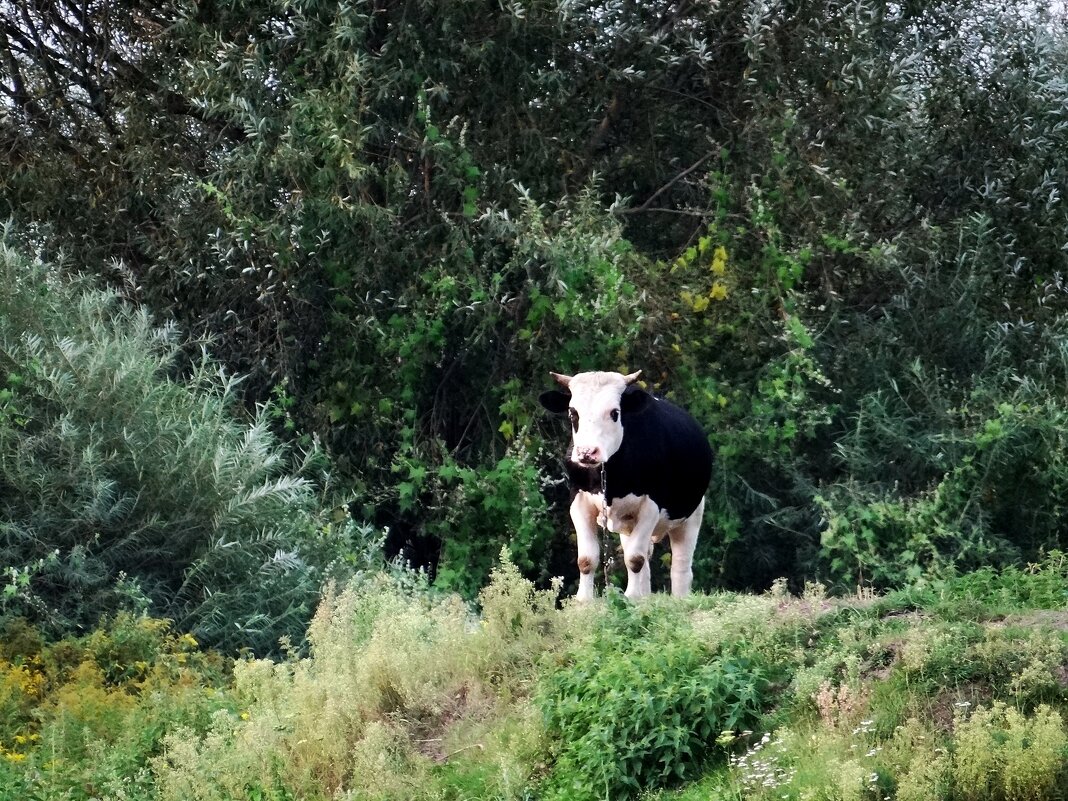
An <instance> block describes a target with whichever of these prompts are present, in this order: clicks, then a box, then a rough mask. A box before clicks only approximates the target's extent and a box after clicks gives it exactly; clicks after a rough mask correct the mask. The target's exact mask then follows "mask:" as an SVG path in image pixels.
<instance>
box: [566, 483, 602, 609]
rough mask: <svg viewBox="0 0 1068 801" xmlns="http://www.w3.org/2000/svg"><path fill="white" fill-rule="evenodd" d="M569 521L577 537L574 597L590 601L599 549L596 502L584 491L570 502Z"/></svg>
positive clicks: (592, 595)
mask: <svg viewBox="0 0 1068 801" xmlns="http://www.w3.org/2000/svg"><path fill="white" fill-rule="evenodd" d="M571 522H572V523H574V524H575V536H576V537H577V539H578V569H579V586H578V595H576V597H577V598H578V599H579V600H580V601H591V600H593V597H594V585H593V582H594V579H595V578H596V575H597V560H598V559H599V558H600V555H601V553H600V552H601V549H600V543H599V542H598V540H597V504H595V503H594V502H593V500H592V499H591V498H590V497H589V495H587V494H586V493H585V492H580V493H578V494H577V495H575V499H574V500H573V501H572V502H571Z"/></svg>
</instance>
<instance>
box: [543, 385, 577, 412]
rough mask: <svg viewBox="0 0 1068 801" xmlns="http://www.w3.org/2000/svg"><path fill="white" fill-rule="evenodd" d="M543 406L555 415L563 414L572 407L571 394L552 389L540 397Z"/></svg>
mask: <svg viewBox="0 0 1068 801" xmlns="http://www.w3.org/2000/svg"><path fill="white" fill-rule="evenodd" d="M538 400H539V401H540V402H541V405H542V406H544V407H545V408H546V409H548V410H549V411H550V412H552V413H553V414H563V413H564V412H566V411H567V408H568V407H569V406H570V405H571V393H570V392H561V391H560V390H558V389H550V390H549V391H548V392H543V393H541V395H539V396H538Z"/></svg>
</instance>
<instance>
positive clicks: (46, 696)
mask: <svg viewBox="0 0 1068 801" xmlns="http://www.w3.org/2000/svg"><path fill="white" fill-rule="evenodd" d="M1066 588H1068V576H1066V570H1065V561H1064V558H1063V557H1062V556H1061V555H1059V554H1053V555H1051V557H1050V558H1049V559H1047V560H1046V561H1045V562H1044V563H1043V564H1042V565H1040V566H1037V567H1032V568H1030V569H1028V570H1009V571H1004V572H1002V573H994V572H992V571H982V572H981V573H979V574H973V575H970V576H961V577H958V578H956V579H952V580H948V581H945V582H943V583H941V584H939V585H926V586H922V587H914V588H910V589H908V590H903V591H901V592H897V593H892V594H889V595H887V596H883V597H872V596H870V595H867V596H864V597H854V598H845V599H843V598H830V597H826V596H825V595H824V594H823V592H822V590H821V589H820V588H819V587H818V586H813V587H810V588H809V590H808V591H807V592H806V594H805V595H804V596H802V597H792V596H789V595H787V594H786V593H785V592H783V591H782V590H781V588H777V589H776V590H774V591H772V592H770V593H767V594H764V595H759V596H754V595H739V594H714V595H697V596H695V597H693V598H691V599H688V600H686V601H682V602H680V601H676V600H673V599H670V598H666V597H656V598H652V599H649V600H647V601H646V602H643V603H641V604H637V605H635V604H631V603H628V602H626V601H624V600H622V599H621V598H619V597H615V596H613V597H611V598H609V599H608V600H607V601H601V602H598V603H595V604H592V605H587V606H575V605H572V604H570V603H566V604H565V605H564V607H563V608H562V609H559V608H557V606H556V603H555V594H554V592H553V591H537V590H535V588H534V587H533V586H532V585H531V584H530V583H529V582H527V581H526V580H525V579H523V578H522V577H521V576H520V575H519V573H518V571H517V570H516V569H515V568H514V567H512V566H511V565H510V563H509V562H508V561H507V559H506V558H505V560H504V561H503V562H502V566H501V567H500V568H499V569H498V570H497V571H496V572H495V574H494V577H493V580H492V581H491V583H490V584H489V585H488V586H487V587H486V589H485V590H484V591H483V594H482V596H481V599H480V610H479V612H478V613H476V612H475V611H474V610H473V609H472V608H470V607H469V606H467V605H465V604H463V603H462V602H460V601H459V600H458V599H456V598H454V597H451V598H450V597H444V596H440V595H437V594H435V593H433V592H431V591H430V590H429V588H427V587H426V586H425V585H424V584H421V583H420V582H419V581H417V580H416V581H413V580H412V579H411V577H397V576H393V577H390V576H379V577H372V578H366V579H364V580H362V581H361V582H360V583H358V584H353V585H351V586H348V587H343V588H337V589H335V590H334V591H332V592H331V593H329V594H328V596H327V599H326V600H325V601H324V603H323V605H322V607H321V608H320V610H319V613H318V614H317V616H316V619H315V622H314V623H313V625H312V628H311V632H310V640H309V645H308V649H307V650H306V651H300V652H294V653H293V654H292V655H291V656H290V657H288V658H285V659H281V660H278V661H272V660H266V659H260V660H257V659H245V660H240V661H238V662H237V663H236V664H233V665H232V666H228V665H227V664H226V663H225V662H224V661H223V660H221V659H219V658H218V657H215V656H213V655H212V654H210V653H205V652H203V651H202V650H201V649H199V648H198V647H197V646H196V645H195V643H194V642H193V641H192V640H191V638H189V637H188V635H182V634H179V633H177V632H173V631H171V629H170V628H169V626H168V625H167V624H166V623H162V622H159V621H152V620H149V619H146V618H134V617H130V616H120V617H119V618H116V619H114V620H112V621H111V622H110V623H108V624H106V625H105V626H104V627H102V628H101V629H100V630H99V631H97V632H94V633H92V634H90V635H87V636H86V637H82V638H74V639H68V640H64V641H60V642H58V643H44V642H43V641H41V639H40V638H39V637H38V636H37V635H36V633H35V632H34V631H33V630H32V629H28V628H27V627H22V628H19V627H18V626H9V628H8V629H7V631H6V632H5V636H4V639H3V646H2V648H0V711H2V712H3V715H0V748H2V749H3V750H2V751H0V799H8V798H10V799H15V798H61V797H62V798H71V799H79V798H84V799H89V798H99V797H111V798H128V799H176V800H177V799H181V800H182V801H200V800H201V799H203V800H205V801H207V800H208V799H219V800H220V801H221V800H222V799H235V798H247V799H289V798H302V799H323V800H324V801H325V799H332V798H348V799H354V800H355V799H382V800H383V801H385V800H386V799H389V800H390V801H392V800H393V799H435V800H440V801H464V800H466V799H480V800H481V799H498V800H499V801H506V800H511V799H515V800H517V801H526V800H527V799H583V798H587V799H601V798H613V799H615V798H639V799H645V801H696V800H697V799H702V801H704V800H706V799H722V800H723V801H726V800H727V799H732V800H733V799H768V800H769V801H770V799H783V798H787V799H799V800H800V799H805V800H806V801H818V800H819V799H827V800H828V801H838V800H841V801H852V800H853V799H856V800H857V801H865V800H866V799H871V800H872V801H875V800H876V799H885V798H888V797H889V798H900V799H921V798H922V799H936V800H937V799H947V801H949V800H951V799H952V801H957V799H992V800H994V801H1001V800H1002V799H1004V800H1005V801H1009V800H1010V799H1012V800H1014V801H1015V799H1046V798H1049V799H1057V798H1064V797H1065V795H1066V794H1065V787H1066V779H1068V774H1066V772H1065V766H1066V764H1068V731H1066V728H1065V716H1066V714H1068V636H1066V632H1068V612H1066V609H1065V603H1064V598H1065V597H1066V596H1065V591H1066Z"/></svg>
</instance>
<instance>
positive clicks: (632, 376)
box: [623, 370, 642, 386]
mask: <svg viewBox="0 0 1068 801" xmlns="http://www.w3.org/2000/svg"><path fill="white" fill-rule="evenodd" d="M641 377H642V371H641V370H638V371H636V372H633V373H631V374H630V375H625V376H623V380H624V381H626V382H627V386H630V385H631V384H633V383H634V382H635V381H637V380H638V379H639V378H641Z"/></svg>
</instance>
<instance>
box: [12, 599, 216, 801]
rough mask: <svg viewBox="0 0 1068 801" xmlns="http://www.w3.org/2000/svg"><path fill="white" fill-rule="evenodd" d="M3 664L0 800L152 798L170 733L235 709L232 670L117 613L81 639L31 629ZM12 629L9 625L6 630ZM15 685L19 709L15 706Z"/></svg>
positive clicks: (165, 630) (158, 628) (159, 626)
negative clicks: (44, 635)
mask: <svg viewBox="0 0 1068 801" xmlns="http://www.w3.org/2000/svg"><path fill="white" fill-rule="evenodd" d="M18 628H19V629H20V630H21V631H22V635H21V636H20V637H19V638H17V639H14V638H13V639H11V640H5V643H12V642H19V641H21V642H22V643H24V644H26V643H33V647H32V648H31V649H29V650H28V651H22V652H19V651H17V650H15V649H10V650H8V653H7V654H6V656H5V659H7V660H10V661H0V704H4V706H3V711H4V712H5V713H7V714H5V715H4V717H3V719H2V722H0V800H2V801H17V800H19V799H25V798H69V799H72V800H77V799H85V800H86V801H88V799H90V798H99V797H113V798H126V799H149V798H154V797H155V793H154V782H153V779H152V776H151V773H150V772H149V771H148V770H147V763H148V759H149V758H150V757H151V756H152V755H153V754H155V753H156V752H157V751H158V749H159V747H160V744H161V740H162V738H163V735H164V733H165V732H166V731H168V730H170V729H173V728H177V727H188V728H189V729H191V730H194V731H202V730H203V729H204V728H205V727H206V726H207V724H208V721H209V719H210V716H211V715H212V713H213V712H215V711H216V710H219V709H226V708H228V707H229V706H230V704H231V700H230V698H229V696H228V694H227V693H226V692H225V690H224V687H225V684H226V682H227V679H228V674H227V671H226V664H225V662H224V660H222V659H221V658H220V657H218V656H217V655H212V654H207V653H204V652H201V651H200V650H199V649H198V648H197V646H196V642H195V641H194V640H193V638H192V637H191V636H190V635H188V634H182V635H178V634H175V633H174V632H173V630H172V629H171V627H170V625H169V624H168V623H166V622H165V621H160V620H155V619H151V618H135V617H132V616H129V615H120V616H119V617H118V618H116V619H115V620H112V621H110V622H108V623H107V624H106V625H105V626H102V627H101V628H98V629H96V630H94V631H93V632H92V633H91V634H89V635H86V636H84V637H80V638H71V639H65V640H61V641H59V642H54V643H50V644H45V643H42V642H40V641H39V640H38V641H36V642H34V640H33V638H32V637H30V636H28V635H29V631H30V630H28V629H25V628H23V627H21V626H20V627H18ZM9 630H11V629H10V627H9ZM12 684H14V685H15V686H16V689H17V690H18V691H19V696H18V699H16V700H20V701H21V702H20V703H18V704H16V705H12V704H10V703H6V702H5V700H8V701H9V700H10V694H9V693H7V690H8V689H9V688H10V687H11V685H12Z"/></svg>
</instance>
